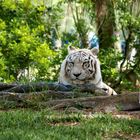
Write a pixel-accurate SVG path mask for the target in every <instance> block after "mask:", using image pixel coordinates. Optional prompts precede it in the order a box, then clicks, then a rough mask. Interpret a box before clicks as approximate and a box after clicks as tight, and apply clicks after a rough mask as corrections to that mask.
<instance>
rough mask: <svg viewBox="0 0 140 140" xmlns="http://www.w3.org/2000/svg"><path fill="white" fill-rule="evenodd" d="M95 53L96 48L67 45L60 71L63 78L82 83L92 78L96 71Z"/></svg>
mask: <svg viewBox="0 0 140 140" xmlns="http://www.w3.org/2000/svg"><path fill="white" fill-rule="evenodd" d="M97 53H98V49H96V48H93V49H92V50H89V49H76V48H73V47H68V55H67V57H66V58H65V60H64V62H63V63H62V66H61V67H62V68H61V72H60V73H61V75H63V78H65V80H67V82H69V83H72V84H84V83H86V82H88V81H91V80H94V79H95V75H96V72H97V63H98V62H97ZM61 78H62V77H61Z"/></svg>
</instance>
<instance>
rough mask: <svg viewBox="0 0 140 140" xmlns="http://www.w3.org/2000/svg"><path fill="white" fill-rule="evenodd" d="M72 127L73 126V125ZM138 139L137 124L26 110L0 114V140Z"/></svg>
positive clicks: (102, 117) (102, 116)
mask: <svg viewBox="0 0 140 140" xmlns="http://www.w3.org/2000/svg"><path fill="white" fill-rule="evenodd" d="M73 124H74V125H73ZM132 137H139V138H140V120H128V119H117V118H113V117H111V116H110V115H103V114H97V115H95V117H93V118H85V117H83V115H82V114H67V113H62V112H61V113H59V112H52V111H50V110H48V109H44V110H41V111H33V110H29V109H23V110H11V111H1V112H0V140H94V139H95V140H100V139H101V140H102V139H111V140H112V139H122V140H123V139H129V138H132Z"/></svg>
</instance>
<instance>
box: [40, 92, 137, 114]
mask: <svg viewBox="0 0 140 140" xmlns="http://www.w3.org/2000/svg"><path fill="white" fill-rule="evenodd" d="M139 97H140V93H138V92H137V93H130V94H121V95H116V96H95V97H87V98H75V99H64V100H50V101H48V102H44V103H41V104H40V105H42V106H47V107H51V108H53V109H64V108H68V107H80V108H91V109H93V111H104V112H112V111H118V110H121V111H129V110H140V99H139Z"/></svg>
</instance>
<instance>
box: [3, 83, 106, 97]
mask: <svg viewBox="0 0 140 140" xmlns="http://www.w3.org/2000/svg"><path fill="white" fill-rule="evenodd" d="M44 90H54V91H66V92H67V91H79V92H92V93H101V94H104V95H105V94H106V92H105V90H104V89H101V88H98V87H96V86H95V85H93V84H85V85H78V86H69V85H67V86H66V85H63V84H59V83H48V82H37V83H28V84H25V85H15V86H14V87H12V88H10V89H9V88H8V89H7V90H3V91H5V92H15V93H30V92H38V91H44Z"/></svg>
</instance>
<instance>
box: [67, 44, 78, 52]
mask: <svg viewBox="0 0 140 140" xmlns="http://www.w3.org/2000/svg"><path fill="white" fill-rule="evenodd" d="M76 50H77V49H76V48H75V47H73V46H68V53H72V52H74V51H76Z"/></svg>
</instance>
